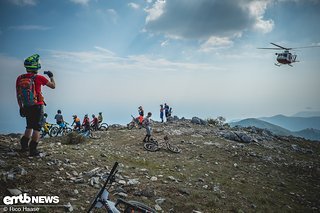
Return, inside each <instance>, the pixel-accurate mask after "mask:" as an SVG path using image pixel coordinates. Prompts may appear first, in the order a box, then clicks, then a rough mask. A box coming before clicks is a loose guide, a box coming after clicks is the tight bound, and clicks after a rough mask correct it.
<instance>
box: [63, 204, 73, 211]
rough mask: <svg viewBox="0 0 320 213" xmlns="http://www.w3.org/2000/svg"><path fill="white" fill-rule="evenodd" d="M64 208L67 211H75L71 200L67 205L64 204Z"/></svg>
mask: <svg viewBox="0 0 320 213" xmlns="http://www.w3.org/2000/svg"><path fill="white" fill-rule="evenodd" d="M64 210H65V211H66V212H73V207H72V205H71V203H70V202H68V203H67V204H66V205H64Z"/></svg>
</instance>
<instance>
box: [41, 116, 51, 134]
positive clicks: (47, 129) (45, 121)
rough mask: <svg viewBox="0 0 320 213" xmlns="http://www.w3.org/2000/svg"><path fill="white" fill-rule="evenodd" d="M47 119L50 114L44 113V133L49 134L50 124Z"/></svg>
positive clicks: (42, 122)
mask: <svg viewBox="0 0 320 213" xmlns="http://www.w3.org/2000/svg"><path fill="white" fill-rule="evenodd" d="M47 117H48V114H47V113H44V114H43V118H42V121H41V124H42V128H43V130H44V132H49V127H48V123H47Z"/></svg>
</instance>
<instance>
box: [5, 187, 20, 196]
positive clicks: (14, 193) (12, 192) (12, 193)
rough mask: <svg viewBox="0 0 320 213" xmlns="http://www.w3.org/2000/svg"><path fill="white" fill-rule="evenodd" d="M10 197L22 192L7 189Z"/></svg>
mask: <svg viewBox="0 0 320 213" xmlns="http://www.w3.org/2000/svg"><path fill="white" fill-rule="evenodd" d="M7 190H8V191H9V192H10V194H11V195H14V196H17V195H19V194H22V191H20V190H19V189H7Z"/></svg>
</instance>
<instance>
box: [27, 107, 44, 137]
mask: <svg viewBox="0 0 320 213" xmlns="http://www.w3.org/2000/svg"><path fill="white" fill-rule="evenodd" d="M25 114H26V120H27V127H26V128H27V129H33V130H37V131H40V129H41V126H42V119H43V105H34V106H30V107H26V108H25Z"/></svg>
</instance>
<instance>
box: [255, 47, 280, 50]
mask: <svg viewBox="0 0 320 213" xmlns="http://www.w3.org/2000/svg"><path fill="white" fill-rule="evenodd" d="M257 49H263V50H282V48H268V47H259V48H257Z"/></svg>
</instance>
